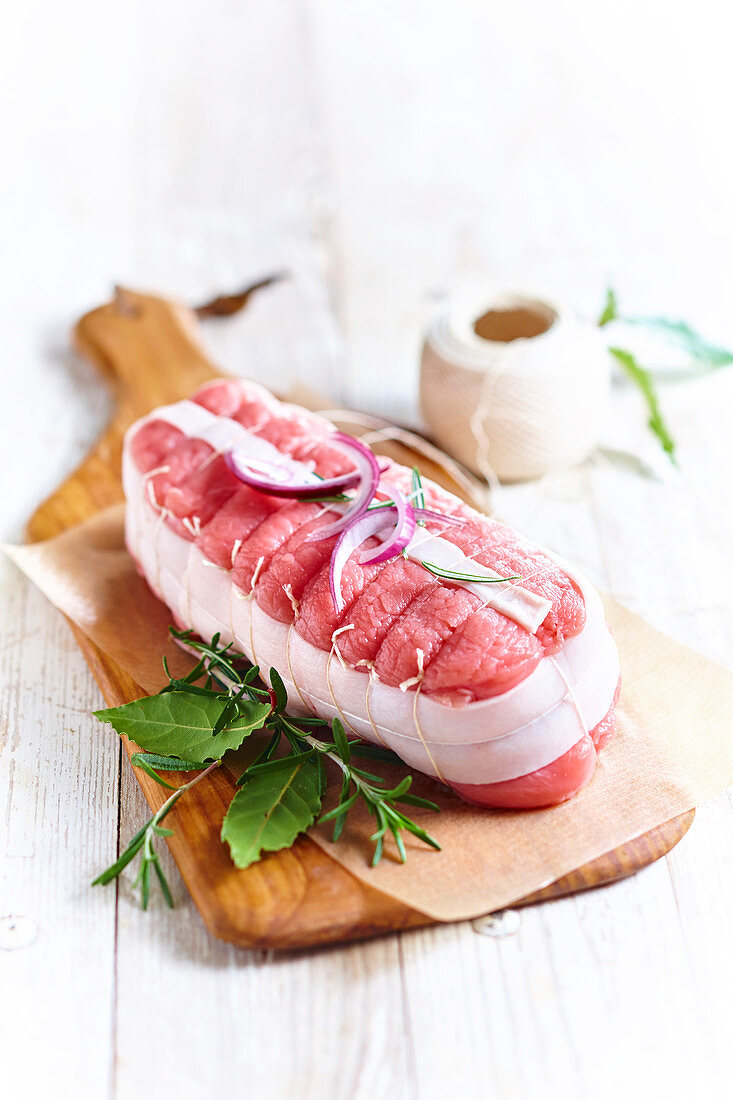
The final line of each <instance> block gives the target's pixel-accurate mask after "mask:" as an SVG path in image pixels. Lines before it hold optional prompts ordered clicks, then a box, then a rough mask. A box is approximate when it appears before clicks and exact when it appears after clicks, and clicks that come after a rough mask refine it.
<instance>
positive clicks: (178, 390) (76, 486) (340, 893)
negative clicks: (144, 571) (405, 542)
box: [28, 290, 695, 948]
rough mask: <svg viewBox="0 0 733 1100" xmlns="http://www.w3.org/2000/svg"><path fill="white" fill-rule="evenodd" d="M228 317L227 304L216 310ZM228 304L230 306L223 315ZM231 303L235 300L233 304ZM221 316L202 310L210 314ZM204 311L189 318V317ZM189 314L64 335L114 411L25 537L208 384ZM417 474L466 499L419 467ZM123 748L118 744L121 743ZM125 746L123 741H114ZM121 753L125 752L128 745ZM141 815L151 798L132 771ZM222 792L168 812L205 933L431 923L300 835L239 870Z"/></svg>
mask: <svg viewBox="0 0 733 1100" xmlns="http://www.w3.org/2000/svg"><path fill="white" fill-rule="evenodd" d="M224 301H225V304H226V305H227V308H226V309H225V310H223V312H233V308H235V307H236V305H237V304H238V300H237V299H232V300H228V299H227V300H224ZM232 303H233V305H232ZM239 304H241V300H239ZM217 312H219V313H220V312H222V311H221V310H217V309H209V310H208V315H210V314H211V313H217ZM202 314H203V315H207V311H206V310H204V311H200V315H202ZM197 329H198V323H197V319H196V316H195V314H194V313H193V312H192V311H191V310H188V309H186V308H184V307H183V306H180V305H177V304H175V303H173V302H170V301H168V300H165V299H162V298H156V297H152V296H150V295H143V294H139V293H136V292H133V291H127V290H119V291H118V292H117V293H116V296H115V298H114V300H113V301H111V302H109V303H108V304H107V305H104V306H101V307H100V308H99V309H95V310H93V311H92V312H91V313H87V314H86V315H85V316H84V317H82V318H81V320H80V321H79V323H78V324H77V326H76V328H75V331H74V336H75V340H76V344H77V346H78V348H79V350H80V351H81V352H82V353H83V354H84V355H85V356H86V357H87V358H88V359H90V360H91V361H92V362H93V363H95V364H96V365H97V366H98V367H99V368H100V369H101V370H102V371H103V372H104V374H105V375H106V376H107V378H108V380H109V383H110V385H111V386H112V388H113V391H114V397H115V399H116V411H115V414H114V416H113V419H112V422H111V424H110V425H109V427H108V428H107V430H106V431H105V433H104V435H103V436H102V438H101V439H100V440H99V441H98V443H97V444H96V445H95V447H94V448H93V449H92V451H91V452H90V454H89V455H88V457H87V458H86V460H85V461H84V462H83V463H82V465H81V466H80V467H79V468H78V469H77V470H76V471H75V473H73V474H72V475H71V477H69V478H68V479H67V480H66V481H65V482H64V483H63V485H61V486H60V488H59V489H58V490H57V491H56V492H55V493H54V494H53V495H52V496H51V497H49V499H48V500H46V501H45V502H44V503H43V504H42V505H41V507H40V508H39V509H38V510H37V512H36V513H35V514H34V516H33V517H32V519H31V521H30V523H29V525H28V534H29V537H30V539H32V540H33V541H37V540H40V539H45V538H49V537H51V536H52V535H56V534H59V533H60V532H61V531H63V530H65V529H66V528H68V527H71V526H73V525H74V524H77V523H79V522H81V521H82V520H85V519H88V518H89V517H90V516H92V515H94V513H95V512H97V511H99V510H100V509H102V508H106V507H107V506H108V505H110V504H114V503H116V502H118V501H120V500H121V499H122V487H121V484H120V457H121V449H122V437H123V434H124V432H125V429H126V428H127V427H128V425H129V424H131V423H132V421H134V420H135V419H136V418H137V417H139V416H142V415H143V414H145V413H147V412H149V411H150V409H152V408H154V407H155V406H157V405H161V404H167V403H170V402H172V401H178V400H180V399H181V398H183V397H186V396H188V395H189V394H190V393H191V391H192V390H194V389H195V388H196V387H197V386H199V385H201V384H202V383H204V382H206V381H208V380H209V379H211V378H213V377H215V376H217V375H218V374H219V373H220V372H219V371H217V369H216V368H215V366H214V365H213V364H212V362H211V361H210V359H209V358H208V357H207V355H206V352H205V350H204V348H203V346H202V344H201V343H200V341H199V337H198V332H197ZM420 461H421V465H422V466H423V468H424V469H425V473H426V474H428V475H430V476H435V478H436V480H440V481H442V482H443V483H444V484H446V485H447V487H448V488H451V489H453V491H457V492H459V493H461V495H465V493H464V487H463V486H461V485H459V484H457V483H455V482H453V483H451V481H450V478H448V479H447V480H446V476H445V474H444V473H443V474H441V472H440V471H439V470H438V469H437V468H436V469H431V465H430V463H429V462H427V463H426V462H425V459H424V457H421V459H420ZM71 625H72V630H73V631H74V634H75V636H76V639H77V641H78V643H79V646H80V648H81V650H82V652H83V653H84V656H85V658H86V660H87V662H88V664H89V666H90V668H91V670H92V672H93V674H94V676H95V678H96V680H97V682H98V683H99V686H100V688H101V689H102V694H103V695H104V698H105V699H106V701H107V703H108V704H109V705H110V706H117V705H119V704H121V703H126V702H129V701H130V700H132V699H136V698H139V697H140V696H141V695H143V694H144V692H143V690H142V688H140V687H139V685H137V684H136V683H135V682H134V681H133V680H132V679H130V677H129V676H128V675H127V674H126V673H125V672H124V671H123V670H122V669H121V668H120V667H119V666H118V665H116V664H115V663H114V662H113V661H111V660H110V658H109V657H107V656H106V654H104V653H103V652H102V651H101V650H99V649H98V648H97V647H96V646H95V645H94V644H93V643H92V642H91V641H90V640H89V639H88V638H87V637H86V635H85V634H83V633H82V631H80V630H79V629H78V628H77V627H75V626H74V625H73V624H71ZM123 740H124V739H123ZM125 744H126V745H127V742H126V741H125ZM127 748H128V753H129V752H130V751H132V750H131V749H130V747H129V745H127ZM135 775H136V778H137V779H138V782H139V783H140V785H141V787H142V790H143V792H144V794H145V797H146V798H147V800H148V803H149V804H150V806H151V807H152V808H153V809H154V810H155V809H157V808H158V807H159V806H160V805H161V803H162V802H163V800H164V798H165V794H164V793H163V792H162V790H161V788H160V787H159V786H158V785H157V784H156V783H155V782H154V781H153V780H151V779H150V778H149V777H148V776H146V775H144V774H142V773H141V772H140V771H139V770H136V772H135ZM232 794H233V781H232V779H231V777H229V776H228V775H227V773H226V772H225V770H224V769H221V770H219V771H215V772H213V773H212V775H211V777H210V779H209V780H208V781H207V782H206V783H202V784H199V785H198V786H196V787H194V788H193V789H192V790H191V792H190V793H189V794H188V795H187V796H186V798H185V799H183V800H182V801H181V802H180V803H179V805H178V807H177V808H176V810H175V811H174V812H175V835H174V836H172V837H171V838H170V839H169V841H168V843H169V845H170V850H171V852H172V854H173V857H174V859H175V861H176V863H177V864H178V867H179V869H180V872H181V874H182V876H183V879H184V881H185V883H186V886H187V887H188V889H189V890H190V892H191V895H192V897H193V900H194V902H195V903H196V906H197V907H198V909H199V912H200V913H201V916H202V917H203V919H204V921H205V923H206V926H207V927H208V929H209V930H210V931H211V932H212V933H213V934H214V935H216V936H220V937H221V938H222V939H225V940H228V941H230V942H232V943H235V944H238V945H241V946H243V947H255V946H256V947H265V948H296V947H308V946H313V945H316V944H324V943H334V942H343V941H347V940H355V939H363V938H366V937H369V936H375V935H378V934H380V933H384V932H389V931H393V930H395V929H402V928H414V927H418V926H420V925H426V924H432V923H434V922H433V921H431V920H430V919H429V918H428V917H425V916H424V915H423V914H421V913H418V912H415V911H414V910H412V909H409V908H407V907H406V906H404V905H403V904H401V903H400V902H397V901H395V900H393V899H391V898H389V897H387V896H386V895H385V894H383V893H381V892H380V891H378V890H376V889H374V888H373V887H369V886H365V885H363V884H362V883H361V882H360V881H359V880H358V879H356V878H354V877H353V875H351V874H350V873H349V872H348V871H345V870H344V869H343V868H342V867H340V866H339V864H338V863H336V862H335V861H334V860H332V859H331V858H330V857H329V856H327V855H326V854H325V853H324V852H323V851H321V849H320V848H319V847H318V846H317V845H316V844H315V843H313V841H311V840H309V839H308V838H307V837H302V838H300V839H299V840H298V841H297V842H296V844H295V845H294V846H293V848H291V849H290V850H288V851H284V852H276V853H272V854H268V855H266V856H265V858H264V859H263V860H262V861H261V862H260V863H258V864H255V865H254V866H252V867H249V868H248V869H247V870H245V871H238V870H236V868H235V867H234V866H233V864H232V863H231V861H230V859H229V856H228V849H227V848H226V847H225V845H223V844H222V842H221V840H220V837H219V832H220V829H221V822H222V819H223V817H224V813H225V811H226V808H227V806H228V804H229V802H230V801H231V798H232ZM694 813H695V812H694V810H691V811H690V812H689V813H686V814H683V815H682V816H680V817H677V818H674V819H673V820H672V821H668V822H666V823H665V824H664V825H660V826H658V827H657V828H655V829H652V830H651V831H650V832H648V833H646V834H645V835H644V836H641V837H638V838H637V839H636V840H633V841H631V842H630V843H628V844H625V845H623V846H622V847H620V848H617V849H616V850H614V851H613V852H609V853H607V854H606V855H604V856H601V857H600V858H599V859H596V860H593V861H592V862H591V863H588V864H586V865H585V866H583V867H580V868H578V869H577V870H576V871H573V872H572V873H571V874H569V875H565V876H564V877H563V878H561V879H558V881H557V882H554V883H552V885H550V886H547V887H545V888H544V889H543V890H540V891H538V892H537V893H535V894H532V895H531V896H530V897H526V898H523V899H522V900H521V901H519V902H517V904H519V905H527V904H530V903H532V902H536V901H541V900H545V899H549V898H557V897H561V896H563V895H565V894H569V893H573V892H575V891H579V890H586V889H589V888H590V887H593V886H600V885H603V884H605V883H609V882H613V881H615V880H616V879H619V878H624V877H625V876H627V875H630V874H633V873H634V872H635V871H638V870H639V869H640V868H642V867H645V866H647V865H648V864H649V863H652V862H653V861H654V860H656V859H659V858H660V857H661V856H663V855H664V854H665V853H666V852H668V851H669V850H670V849H671V848H672V847H673V846H674V845H675V844H676V843H677V842H678V841H679V840H680V839H681V837H682V836H684V834H685V833H686V832H687V830H688V829H689V827H690V825H691V824H692V820H693V818H694Z"/></svg>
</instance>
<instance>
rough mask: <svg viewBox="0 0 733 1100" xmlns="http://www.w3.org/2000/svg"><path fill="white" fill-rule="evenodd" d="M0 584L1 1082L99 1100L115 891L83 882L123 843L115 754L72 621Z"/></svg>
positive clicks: (4, 568)
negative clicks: (0, 621) (95, 711)
mask: <svg viewBox="0 0 733 1100" xmlns="http://www.w3.org/2000/svg"><path fill="white" fill-rule="evenodd" d="M0 577H1V582H0V594H1V595H2V606H3V617H4V622H5V629H4V638H3V643H2V648H0V684H1V685H2V703H1V704H0V713H1V714H2V715H3V720H2V732H1V733H0V821H2V826H1V827H0V987H1V988H2V996H0V1049H1V1050H2V1065H3V1071H2V1077H3V1082H4V1086H5V1089H7V1094H8V1095H9V1096H11V1095H12V1096H21V1095H22V1096H28V1097H32V1098H35V1097H37V1096H43V1095H56V1096H59V1097H63V1098H66V1097H69V1098H71V1097H75V1096H76V1097H78V1096H84V1095H85V1096H95V1097H100V1098H101V1097H104V1096H106V1095H108V1092H107V1089H108V1082H109V1079H110V1070H111V1064H112V1025H113V999H114V944H115V896H114V891H112V893H109V894H107V895H103V894H102V893H101V892H100V891H92V890H91V889H90V887H89V883H90V881H91V878H92V875H93V872H94V871H95V870H96V869H99V868H100V867H101V866H102V865H103V863H104V861H105V859H107V857H108V854H109V852H110V851H111V850H112V848H113V845H114V843H115V842H116V834H117V766H118V754H117V751H116V750H115V747H114V746H113V747H111V749H110V746H109V745H107V746H104V745H102V744H101V742H100V738H99V736H98V734H99V730H98V729H97V728H96V727H97V723H96V722H95V720H94V719H93V718H91V716H90V713H89V712H90V710H91V709H92V707H93V706H96V705H98V702H99V693H98V691H97V689H96V686H95V685H94V683H93V682H92V680H91V678H90V676H89V674H88V670H87V668H86V665H85V663H84V661H83V659H82V657H81V654H80V653H79V651H78V650H77V649H76V646H75V643H74V641H73V639H72V637H71V633H70V631H69V629H68V627H67V626H66V624H65V623H64V622H63V620H61V618H60V617H59V616H58V615H57V614H55V613H53V612H52V611H51V610H50V609H49V607H48V605H47V604H46V601H45V600H44V599H43V597H42V596H41V595H40V594H39V593H38V592H36V591H35V590H34V589H32V588H31V586H30V585H29V584H28V583H27V582H26V581H25V580H24V579H22V578H21V577H20V575H19V574H18V572H17V570H15V568H13V567H11V566H10V565H9V564H8V563H7V562H5V561H3V562H2V563H0ZM11 918H12V919H11ZM13 926H15V929H16V930H15V932H14V931H13ZM28 940H30V942H27V941H28ZM64 1066H73V1074H72V1075H70V1076H69V1077H68V1078H64V1077H63V1075H61V1074H60V1069H61V1067H64Z"/></svg>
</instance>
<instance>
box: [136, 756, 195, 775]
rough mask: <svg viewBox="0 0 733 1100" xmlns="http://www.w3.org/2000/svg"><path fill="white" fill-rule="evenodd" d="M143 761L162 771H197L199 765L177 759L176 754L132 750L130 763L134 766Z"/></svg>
mask: <svg viewBox="0 0 733 1100" xmlns="http://www.w3.org/2000/svg"><path fill="white" fill-rule="evenodd" d="M143 760H144V761H145V763H146V764H149V765H150V767H151V768H158V769H159V770H160V771H162V772H197V771H200V770H201V765H200V764H196V763H194V762H193V761H191V760H179V759H178V757H176V756H158V755H156V753H154V752H134V753H133V754H132V756H131V757H130V763H131V764H132V766H133V767H134V768H137V767H139V766H140V764H141V761H143Z"/></svg>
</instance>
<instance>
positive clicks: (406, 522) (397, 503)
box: [342, 489, 416, 565]
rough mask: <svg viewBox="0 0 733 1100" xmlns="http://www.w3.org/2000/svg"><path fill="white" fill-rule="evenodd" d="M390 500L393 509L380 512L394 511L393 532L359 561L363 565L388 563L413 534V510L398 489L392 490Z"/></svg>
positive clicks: (401, 549) (403, 547)
mask: <svg viewBox="0 0 733 1100" xmlns="http://www.w3.org/2000/svg"><path fill="white" fill-rule="evenodd" d="M392 499H393V500H394V508H392V507H390V508H384V509H380V511H385V512H389V513H390V514H392V513H393V512H395V511H396V513H397V514H396V517H395V524H394V531H393V532H392V535H391V537H390V538H389V539H387V541H386V542H385V543H384V545H383V546H377V547H375V549H374V550H370V551H369V553H368V554H364V555H363V557H362V558H361V561H362V563H363V564H365V565H366V564H371V565H377V564H378V563H379V562H381V561H389V560H390V558H396V557H397V555H398V554H401V553H402V551H403V550H404V549H405V547H406V546H407V544H408V543H409V541H410V539H411V538H412V536H413V535H414V534H415V523H416V521H415V510H414V508H413V507H412V505H411V504H410V502H409V501H408V500H407V499H406V498H405V497H404V496H403V495H402V493H400V492H399V490H398V489H395V490H394V493H393V497H392ZM383 526H384V525H383ZM342 537H343V536H342Z"/></svg>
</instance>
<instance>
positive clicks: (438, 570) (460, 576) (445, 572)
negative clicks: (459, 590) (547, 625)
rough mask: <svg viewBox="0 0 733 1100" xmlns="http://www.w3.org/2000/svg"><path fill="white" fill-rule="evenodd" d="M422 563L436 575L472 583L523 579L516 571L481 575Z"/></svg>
mask: <svg viewBox="0 0 733 1100" xmlns="http://www.w3.org/2000/svg"><path fill="white" fill-rule="evenodd" d="M420 564H421V565H422V566H423V568H425V569H427V571H428V573H432V574H433V576H434V577H442V578H443V579H444V580H448V581H465V582H466V583H469V582H470V583H471V584H502V583H503V582H504V581H521V579H522V578H521V577H520V575H519V574H518V573H514V574H512V576H510V577H480V576H476V575H473V574H471V573H462V572H461V571H460V570H459V569H448V568H446V567H445V566H443V565H435V563H434V562H431V561H421V562H420Z"/></svg>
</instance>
